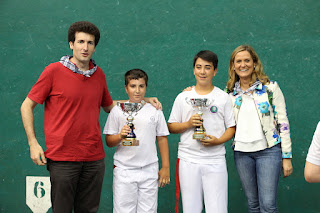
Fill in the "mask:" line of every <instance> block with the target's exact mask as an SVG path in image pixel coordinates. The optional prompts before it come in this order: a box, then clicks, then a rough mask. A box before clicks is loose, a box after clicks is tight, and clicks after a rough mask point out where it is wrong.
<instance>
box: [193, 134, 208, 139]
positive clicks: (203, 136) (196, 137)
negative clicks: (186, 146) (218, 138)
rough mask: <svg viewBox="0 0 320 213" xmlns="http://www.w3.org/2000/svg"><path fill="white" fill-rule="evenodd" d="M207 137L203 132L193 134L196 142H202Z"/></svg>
mask: <svg viewBox="0 0 320 213" xmlns="http://www.w3.org/2000/svg"><path fill="white" fill-rule="evenodd" d="M205 136H206V133H203V132H201V133H194V134H193V139H195V140H201V139H203V138H205Z"/></svg>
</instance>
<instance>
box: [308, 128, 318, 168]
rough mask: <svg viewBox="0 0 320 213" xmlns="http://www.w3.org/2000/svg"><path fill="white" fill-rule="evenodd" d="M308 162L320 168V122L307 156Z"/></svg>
mask: <svg viewBox="0 0 320 213" xmlns="http://www.w3.org/2000/svg"><path fill="white" fill-rule="evenodd" d="M307 161H308V162H310V163H312V164H315V165H318V166H320V122H319V123H318V125H317V129H316V131H315V132H314V135H313V139H312V142H311V145H310V148H309V152H308V155H307Z"/></svg>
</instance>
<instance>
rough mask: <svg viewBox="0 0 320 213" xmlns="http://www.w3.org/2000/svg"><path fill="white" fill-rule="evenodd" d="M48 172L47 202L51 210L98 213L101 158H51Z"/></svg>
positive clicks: (66, 212) (101, 176)
mask: <svg viewBox="0 0 320 213" xmlns="http://www.w3.org/2000/svg"><path fill="white" fill-rule="evenodd" d="M47 168H48V170H49V172H50V181H51V203H52V211H53V212H54V213H71V212H72V210H74V212H75V213H89V212H90V213H94V212H98V208H99V203H100V195H101V189H102V182H103V177H104V170H105V164H104V159H102V160H98V161H90V162H68V161H52V160H50V159H48V163H47Z"/></svg>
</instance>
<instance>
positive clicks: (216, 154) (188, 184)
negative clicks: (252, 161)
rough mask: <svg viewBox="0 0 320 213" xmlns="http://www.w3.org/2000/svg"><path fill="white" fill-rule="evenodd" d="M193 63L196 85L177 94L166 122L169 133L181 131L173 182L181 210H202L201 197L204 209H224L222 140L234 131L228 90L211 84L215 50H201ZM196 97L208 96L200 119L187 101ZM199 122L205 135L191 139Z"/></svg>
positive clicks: (225, 178) (225, 182)
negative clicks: (208, 103) (178, 192)
mask: <svg viewBox="0 0 320 213" xmlns="http://www.w3.org/2000/svg"><path fill="white" fill-rule="evenodd" d="M193 65H194V68H193V73H194V76H195V78H196V81H197V82H196V86H195V87H194V88H192V90H191V91H184V92H182V93H180V94H179V95H178V96H177V97H176V99H175V102H174V104H173V107H172V111H171V114H170V117H169V121H168V123H169V124H168V127H169V130H170V132H171V133H176V134H181V136H180V142H179V148H178V161H177V172H178V177H179V178H177V180H176V181H179V182H180V188H181V198H182V206H183V212H184V213H188V212H190V213H191V212H192V213H200V212H202V208H203V207H202V206H203V200H204V203H205V209H206V212H209V213H210V212H218V213H221V212H227V211H228V173H227V166H226V160H225V153H226V151H225V147H224V143H225V142H226V141H228V140H230V139H231V138H232V137H233V135H234V133H235V121H234V116H233V110H232V103H231V100H230V98H229V96H228V94H227V93H225V92H224V91H222V90H221V89H219V88H218V87H215V86H214V85H213V84H212V79H213V77H214V76H215V75H216V73H217V65H218V57H217V55H216V54H215V53H213V52H211V51H208V50H204V51H200V52H199V53H198V54H196V56H195V57H194V61H193ZM196 98H207V99H208V100H209V102H210V105H209V106H208V109H206V110H204V111H203V115H202V118H203V120H202V118H201V116H200V115H198V114H197V113H195V111H193V108H192V106H191V105H190V104H188V103H187V101H186V100H190V99H196ZM202 124H203V126H204V127H205V129H206V137H205V138H203V139H200V140H195V139H193V136H192V135H193V133H194V128H195V127H198V126H201V125H202ZM177 201H178V198H177ZM177 210H178V202H177V204H176V211H177Z"/></svg>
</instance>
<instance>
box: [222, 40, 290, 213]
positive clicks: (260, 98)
mask: <svg viewBox="0 0 320 213" xmlns="http://www.w3.org/2000/svg"><path fill="white" fill-rule="evenodd" d="M227 92H228V93H229V95H230V97H231V99H232V103H233V109H234V115H235V120H236V124H237V131H236V134H235V138H234V144H233V145H234V146H233V147H234V160H235V164H236V167H237V170H238V173H239V176H240V179H241V183H242V186H243V189H244V191H245V194H246V197H247V201H248V209H249V212H278V210H277V202H276V198H277V191H278V182H279V177H280V173H281V168H283V174H284V177H287V176H289V175H291V173H292V164H291V157H292V153H291V139H290V129H289V121H288V118H287V113H286V105H285V100H284V96H283V94H282V92H281V90H280V87H279V86H278V84H277V83H276V82H273V81H270V80H269V78H268V76H266V75H265V73H264V71H263V67H262V64H261V61H260V59H259V57H258V55H257V53H256V52H255V51H254V49H253V48H252V47H250V46H247V45H241V46H239V47H237V48H236V49H235V50H234V51H233V52H232V55H231V58H230V64H229V81H228V82H227Z"/></svg>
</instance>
